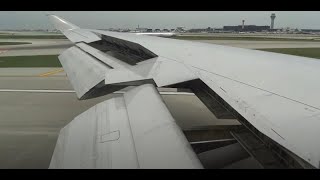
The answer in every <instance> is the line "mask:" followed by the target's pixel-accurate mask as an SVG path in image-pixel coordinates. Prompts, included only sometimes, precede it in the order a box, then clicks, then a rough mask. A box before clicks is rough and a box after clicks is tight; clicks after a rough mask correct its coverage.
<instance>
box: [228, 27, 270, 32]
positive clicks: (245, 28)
mask: <svg viewBox="0 0 320 180" xmlns="http://www.w3.org/2000/svg"><path fill="white" fill-rule="evenodd" d="M223 30H224V31H235V32H250V31H256V32H261V31H268V30H270V26H256V25H238V26H223Z"/></svg>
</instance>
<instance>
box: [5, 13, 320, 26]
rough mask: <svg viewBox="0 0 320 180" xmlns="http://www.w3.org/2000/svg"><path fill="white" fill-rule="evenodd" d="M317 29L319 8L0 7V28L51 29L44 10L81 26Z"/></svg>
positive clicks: (319, 17) (319, 24)
mask: <svg viewBox="0 0 320 180" xmlns="http://www.w3.org/2000/svg"><path fill="white" fill-rule="evenodd" d="M271 13H275V14H276V19H275V28H285V27H290V28H298V29H301V28H302V29H320V11H279V12H278V11H1V12H0V29H15V30H19V29H53V25H52V24H51V23H50V22H49V20H48V18H47V16H46V14H56V15H58V16H60V17H62V18H64V19H66V20H67V21H70V22H72V23H73V24H76V25H77V26H80V27H83V28H92V29H107V28H130V29H134V28H136V27H138V25H139V26H140V27H147V28H152V29H155V28H160V29H163V28H170V29H171V28H175V27H185V28H186V29H189V28H207V27H212V28H222V27H223V26H226V25H240V24H241V23H242V20H243V19H244V20H245V24H246V25H261V26H262V25H268V26H270V22H271V20H270V15H271Z"/></svg>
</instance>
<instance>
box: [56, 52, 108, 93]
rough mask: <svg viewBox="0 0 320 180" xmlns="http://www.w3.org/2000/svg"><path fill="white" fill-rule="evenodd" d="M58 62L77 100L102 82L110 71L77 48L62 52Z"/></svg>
mask: <svg viewBox="0 0 320 180" xmlns="http://www.w3.org/2000/svg"><path fill="white" fill-rule="evenodd" d="M59 60H60V62H61V64H62V66H63V69H64V70H65V71H66V73H67V76H68V78H69V80H70V82H71V84H72V86H73V88H74V89H75V91H76V94H77V96H78V98H81V97H83V96H84V95H85V94H86V93H87V92H89V91H90V90H91V89H92V88H94V87H95V86H96V85H97V84H99V83H100V82H102V81H103V80H104V76H105V73H106V72H107V71H108V70H109V69H110V68H109V67H108V66H106V65H105V64H103V63H102V62H100V61H99V60H98V59H96V58H94V57H92V56H90V55H89V54H87V53H85V52H83V51H82V50H80V49H79V48H77V47H71V48H69V49H68V50H66V51H64V52H63V53H62V54H61V55H60V56H59Z"/></svg>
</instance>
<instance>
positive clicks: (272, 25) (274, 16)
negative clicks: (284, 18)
mask: <svg viewBox="0 0 320 180" xmlns="http://www.w3.org/2000/svg"><path fill="white" fill-rule="evenodd" d="M270 17H271V26H270V29H273V28H274V19H275V18H276V14H275V13H272V14H271V16H270Z"/></svg>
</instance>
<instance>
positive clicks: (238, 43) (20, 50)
mask: <svg viewBox="0 0 320 180" xmlns="http://www.w3.org/2000/svg"><path fill="white" fill-rule="evenodd" d="M0 41H6V42H11V41H16V42H31V43H32V44H27V45H12V46H0V56H31V55H56V54H60V53H62V52H63V51H64V50H66V49H67V48H69V47H71V46H72V45H73V43H71V42H70V41H68V40H64V39H59V40H23V39H22V40H20V39H17V40H5V39H0ZM192 41H196V42H203V43H209V44H218V45H225V46H232V47H240V48H247V49H268V48H320V42H312V41H244V40H192Z"/></svg>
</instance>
